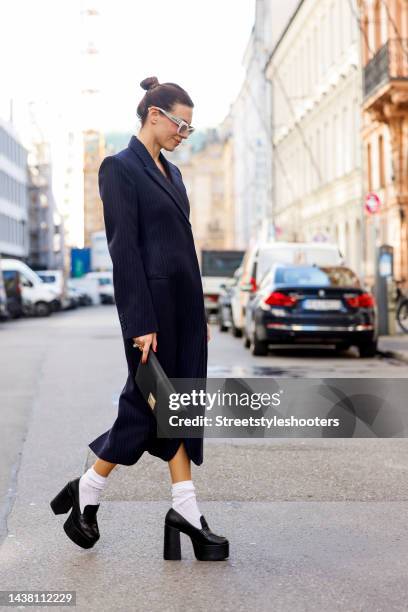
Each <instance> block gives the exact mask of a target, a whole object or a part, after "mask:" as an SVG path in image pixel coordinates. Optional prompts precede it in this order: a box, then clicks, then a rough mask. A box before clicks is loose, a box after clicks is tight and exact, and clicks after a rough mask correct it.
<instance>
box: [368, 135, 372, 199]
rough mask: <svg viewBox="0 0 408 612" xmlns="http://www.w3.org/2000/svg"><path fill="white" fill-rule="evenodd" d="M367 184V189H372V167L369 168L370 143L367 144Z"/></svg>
mask: <svg viewBox="0 0 408 612" xmlns="http://www.w3.org/2000/svg"><path fill="white" fill-rule="evenodd" d="M367 186H368V191H371V190H372V187H373V183H372V169H371V144H370V143H368V144H367Z"/></svg>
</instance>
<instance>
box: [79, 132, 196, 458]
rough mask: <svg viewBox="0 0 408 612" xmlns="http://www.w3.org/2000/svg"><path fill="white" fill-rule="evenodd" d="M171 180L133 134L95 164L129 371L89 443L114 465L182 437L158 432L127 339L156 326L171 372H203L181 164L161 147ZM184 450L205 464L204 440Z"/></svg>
mask: <svg viewBox="0 0 408 612" xmlns="http://www.w3.org/2000/svg"><path fill="white" fill-rule="evenodd" d="M160 161H161V163H162V165H163V167H164V168H165V170H166V174H167V176H168V177H169V178H166V177H165V176H164V175H163V173H162V172H161V171H160V170H159V168H158V167H157V165H156V163H155V162H154V160H153V158H152V156H151V155H150V153H149V151H148V150H147V148H146V147H145V145H144V144H143V143H142V142H141V141H140V140H139V139H138V138H137V137H136V136H135V135H133V136H132V137H131V139H130V142H129V145H128V147H127V148H126V149H123V150H122V151H120V152H119V153H117V154H115V155H110V156H108V157H106V158H105V159H104V160H103V162H102V164H101V166H100V169H99V191H100V196H101V199H102V203H103V215H104V221H105V229H106V236H107V241H108V248H109V252H110V255H111V258H112V262H113V284H114V293H115V301H116V307H117V311H118V317H119V321H120V325H121V330H122V336H123V343H124V348H125V355H126V360H127V364H128V377H127V380H126V384H125V386H124V388H123V389H122V391H121V394H120V397H119V406H118V415H117V418H116V420H115V422H114V423H113V425H112V427H111V429H109V430H108V431H106V432H105V433H103V434H101V435H100V436H98V437H97V438H96V439H95V440H93V441H92V442H91V443H90V444H89V447H90V448H91V449H92V451H93V452H94V453H95V454H96V455H97V456H98V457H99V458H100V459H104V460H105V461H110V462H112V463H119V464H123V465H133V464H134V463H136V462H137V461H138V460H139V458H140V457H141V455H142V454H143V452H144V451H145V450H146V451H148V452H149V453H150V454H152V455H155V456H157V457H160V458H161V459H163V460H164V461H168V460H169V459H171V458H172V457H173V456H174V454H175V453H176V451H177V449H178V447H179V445H180V441H181V440H182V438H174V439H168V438H158V437H157V435H156V421H155V418H154V416H153V414H152V412H151V410H150V407H149V406H148V404H147V403H146V401H145V400H144V398H143V396H142V395H141V393H140V390H139V388H138V387H137V385H136V383H135V380H134V377H135V374H136V369H137V366H138V364H139V361H140V360H141V357H142V353H141V351H140V350H139V349H138V348H133V340H132V338H133V337H135V336H142V335H144V334H148V333H151V332H157V352H156V356H157V358H158V360H159V362H160V364H161V365H162V367H163V369H164V371H165V372H166V374H167V376H169V377H180V378H195V377H199V378H205V377H206V376H207V322H206V315H205V308H204V296H203V288H202V282H201V275H200V268H199V265H198V260H197V255H196V251H195V246H194V238H193V233H192V228H191V223H190V220H189V213H190V206H189V201H188V197H187V193H186V189H185V187H184V184H183V180H182V176H181V172H180V170H179V169H178V168H177V166H175V165H174V164H173V163H171V162H170V161H169V160H167V159H166V158H165V157H164V155H163V154H162V153H161V152H160ZM184 443H185V447H186V451H187V454H188V456H189V457H190V459H191V460H192V461H193V462H194V463H195V464H196V465H200V464H201V463H202V462H203V439H202V438H185V439H184Z"/></svg>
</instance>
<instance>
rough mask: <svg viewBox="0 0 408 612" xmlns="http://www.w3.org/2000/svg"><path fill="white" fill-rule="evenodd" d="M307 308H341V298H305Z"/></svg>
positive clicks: (304, 306) (304, 303)
mask: <svg viewBox="0 0 408 612" xmlns="http://www.w3.org/2000/svg"><path fill="white" fill-rule="evenodd" d="M303 308H304V309H305V310H341V300H305V301H304V302H303Z"/></svg>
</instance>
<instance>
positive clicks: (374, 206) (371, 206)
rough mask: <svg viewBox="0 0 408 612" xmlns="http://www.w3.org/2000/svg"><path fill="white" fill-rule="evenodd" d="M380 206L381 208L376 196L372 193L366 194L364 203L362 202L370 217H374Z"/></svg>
mask: <svg viewBox="0 0 408 612" xmlns="http://www.w3.org/2000/svg"><path fill="white" fill-rule="evenodd" d="M380 206H381V201H380V198H379V197H378V195H377V194H376V193H373V192H370V193H367V195H366V198H365V202H364V207H365V209H366V211H367V212H368V213H369V214H370V215H375V214H376V213H378V212H379V210H380Z"/></svg>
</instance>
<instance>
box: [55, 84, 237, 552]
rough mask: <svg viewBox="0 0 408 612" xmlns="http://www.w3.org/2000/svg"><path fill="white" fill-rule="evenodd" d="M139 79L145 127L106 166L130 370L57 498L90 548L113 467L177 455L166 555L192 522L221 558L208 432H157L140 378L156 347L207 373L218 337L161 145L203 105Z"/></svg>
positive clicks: (108, 216) (224, 545) (175, 175)
mask: <svg viewBox="0 0 408 612" xmlns="http://www.w3.org/2000/svg"><path fill="white" fill-rule="evenodd" d="M140 85H141V87H142V88H143V89H145V90H146V93H145V95H144V97H143V98H142V100H141V101H140V103H139V105H138V107H137V114H138V117H139V118H140V121H141V128H140V130H139V132H138V134H137V136H136V135H132V137H131V139H130V142H129V145H128V147H127V148H126V149H123V150H122V151H120V152H119V153H117V154H115V155H111V156H108V157H106V158H105V159H104V160H103V162H102V164H101V166H100V169H99V190H100V195H101V199H102V202H103V214H104V220H105V229H106V236H107V241H108V246H109V252H110V255H111V258H112V262H113V283H114V292H115V301H116V307H117V310H118V316H119V321H120V325H121V329H122V336H123V343H124V348H125V355H126V360H127V364H128V378H127V381H126V384H125V386H124V388H123V390H122V392H121V395H120V397H119V408H118V416H117V418H116V420H115V422H114V423H113V425H112V427H111V429H110V430H108V431H106V432H105V433H103V434H101V435H100V436H98V437H97V438H96V439H95V440H93V441H92V442H91V443H90V444H89V447H90V448H91V449H92V451H93V452H94V453H95V455H96V456H97V457H98V459H97V460H96V461H95V463H94V464H93V465H92V466H91V467H90V468H89V469H88V470H87V471H86V472H85V474H83V475H82V476H81V477H78V478H76V479H74V480H71V481H69V482H68V483H67V484H66V485H65V487H64V488H63V489H62V490H61V491H60V492H59V493H58V494H57V495H56V497H55V498H54V499H53V500H52V502H51V508H52V510H53V512H54V513H55V514H62V513H66V512H68V511H69V509H70V508H71V507H72V511H71V513H70V516H69V517H68V519H67V520H66V522H65V523H64V530H65V532H66V534H67V535H68V537H69V538H70V539H71V540H72V541H73V542H75V543H76V544H78V545H79V546H82V547H83V548H91V547H92V546H93V545H94V544H95V542H96V541H97V540H98V539H99V537H100V534H99V528H98V523H97V518H96V515H97V511H98V508H99V505H100V504H99V496H100V494H101V492H102V491H103V489H104V487H105V485H106V481H107V478H108V476H109V474H110V472H111V471H112V469H113V468H114V467H115V466H116V465H117V464H122V465H134V464H135V463H136V462H137V461H138V460H139V459H140V457H141V456H142V454H143V453H144V451H147V452H149V453H150V454H152V455H155V456H156V457H159V458H161V459H163V460H164V461H167V462H168V464H169V470H170V477H171V481H172V485H171V493H172V506H171V508H169V510H168V512H167V514H166V516H165V521H164V553H163V556H164V558H165V559H174V560H178V559H181V554H180V532H183V533H185V534H187V535H188V536H189V537H190V538H191V542H192V545H193V548H194V553H195V556H196V558H197V559H198V560H204V561H207V560H214V561H216V560H222V559H225V558H227V557H228V555H229V542H228V540H227V538H225V537H223V536H220V535H216V534H215V533H213V532H212V531H211V529H210V528H209V526H208V523H207V522H206V520H205V518H204V516H203V515H202V514H201V512H200V510H199V508H198V505H197V500H196V496H195V487H194V484H193V481H192V478H191V461H193V462H194V463H195V464H196V465H201V464H202V462H203V439H202V438H185V439H181V438H178V439H175V438H172V439H169V438H158V437H157V433H156V421H155V418H154V416H153V414H152V412H151V410H150V407H149V406H148V405H147V403H146V401H145V400H144V398H143V396H142V394H141V392H140V390H139V389H138V387H137V385H136V383H135V374H136V370H137V366H138V360H141V361H142V363H146V361H147V357H148V353H149V349H150V347H151V348H152V350H153V351H155V352H156V355H157V358H158V360H159V362H160V364H161V365H162V367H163V369H164V371H165V372H166V374H167V376H169V377H180V378H205V377H206V375H207V356H208V353H207V342H208V340H209V328H208V325H207V322H206V315H205V308H204V297H203V291H202V283H201V276H200V269H199V265H198V260H197V255H196V251H195V246H194V238H193V234H192V229H191V223H190V220H189V213H190V206H189V201H188V197H187V192H186V189H185V187H184V183H183V180H182V176H181V172H180V170H179V169H178V168H177V166H175V165H174V164H173V163H171V162H170V161H168V160H167V159H166V158H165V157H164V155H163V154H162V153H161V149H162V148H164V149H165V150H166V151H173V150H174V149H175V148H176V147H177V146H178V145H179V144H180V143H181V141H182V140H183V139H185V138H188V136H189V134H190V133H191V132H192V131H193V129H194V128H193V127H192V126H191V120H192V109H193V107H194V105H193V102H192V100H191V98H190V96H189V95H188V94H187V92H186V91H185V90H184V89H182V88H181V87H180V86H179V85H176V84H175V83H163V84H160V83H159V82H158V80H157V78H156V77H150V78H147V79H144V80H143V81H142V82H141V83H140ZM135 347H136V348H135ZM137 349H139V350H137Z"/></svg>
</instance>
